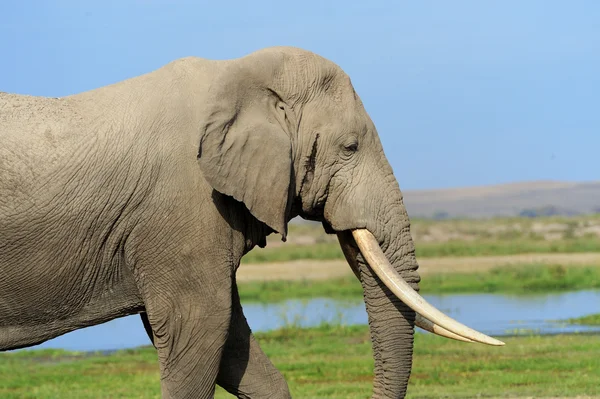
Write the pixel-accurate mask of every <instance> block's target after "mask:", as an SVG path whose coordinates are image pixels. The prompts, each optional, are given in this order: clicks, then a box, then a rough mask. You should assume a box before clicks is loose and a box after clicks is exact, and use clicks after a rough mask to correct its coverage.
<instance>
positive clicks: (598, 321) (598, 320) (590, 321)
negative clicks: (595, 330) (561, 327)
mask: <svg viewBox="0 0 600 399" xmlns="http://www.w3.org/2000/svg"><path fill="white" fill-rule="evenodd" d="M567 322H568V323H571V324H585V325H588V326H600V313H597V314H591V315H587V316H583V317H577V318H574V319H568V320H567Z"/></svg>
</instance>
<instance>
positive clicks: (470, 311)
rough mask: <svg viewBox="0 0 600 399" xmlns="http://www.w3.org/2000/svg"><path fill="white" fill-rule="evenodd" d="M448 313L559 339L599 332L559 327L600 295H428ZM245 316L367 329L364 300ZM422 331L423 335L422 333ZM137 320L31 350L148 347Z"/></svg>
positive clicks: (315, 302) (258, 322)
mask: <svg viewBox="0 0 600 399" xmlns="http://www.w3.org/2000/svg"><path fill="white" fill-rule="evenodd" d="M424 296H425V298H426V299H427V300H428V301H429V302H430V303H432V304H433V305H434V306H436V307H437V308H438V309H440V310H442V311H443V312H445V313H446V314H448V315H450V316H452V317H454V318H455V319H457V320H459V321H461V322H463V323H464V324H466V325H468V326H469V327H472V328H475V329H476V330H479V331H481V332H483V333H485V334H489V335H494V336H503V335H515V334H528V333H536V334H557V333H575V332H599V333H600V326H598V327H591V326H580V325H569V324H565V323H560V322H555V321H552V320H562V319H567V318H573V317H580V316H585V315H588V314H593V313H600V291H596V290H595V291H577V292H567V293H553V294H540V295H526V296H523V295H519V296H516V295H499V294H452V295H424ZM244 313H245V315H246V318H247V319H248V323H250V326H251V327H252V329H253V331H267V330H273V329H277V328H281V327H284V326H286V325H288V326H289V325H294V326H304V327H308V326H315V325H319V324H321V323H323V322H329V323H343V324H346V325H351V324H366V323H367V313H366V311H365V305H364V303H363V302H362V301H360V300H356V301H337V300H332V299H327V298H315V299H311V300H307V301H298V300H290V301H286V302H281V303H273V304H256V303H252V304H250V303H249V304H245V305H244ZM418 331H419V332H422V330H420V329H418ZM149 344H150V341H149V340H148V337H147V336H146V333H145V331H144V328H143V327H142V323H141V321H140V318H139V316H137V315H135V316H129V317H124V318H121V319H116V320H112V321H110V322H108V323H105V324H102V325H98V326H94V327H88V328H85V329H82V330H77V331H73V332H71V333H69V334H65V335H63V336H60V337H57V338H55V339H52V340H50V341H47V342H44V343H43V344H40V345H37V346H35V347H32V348H29V349H33V348H63V349H68V350H79V351H92V350H112V349H122V348H131V347H136V346H140V345H149Z"/></svg>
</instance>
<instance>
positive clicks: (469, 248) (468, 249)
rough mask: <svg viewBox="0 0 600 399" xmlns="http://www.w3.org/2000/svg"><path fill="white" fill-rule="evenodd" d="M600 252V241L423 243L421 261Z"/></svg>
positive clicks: (588, 238) (418, 255) (420, 253)
mask: <svg viewBox="0 0 600 399" xmlns="http://www.w3.org/2000/svg"><path fill="white" fill-rule="evenodd" d="M578 252H600V239H598V238H597V237H594V238H591V237H580V238H572V239H565V240H556V241H547V240H542V239H537V238H536V239H533V238H524V239H517V240H497V239H495V240H478V241H458V240H457V241H448V242H444V243H439V242H438V243H419V244H418V245H416V254H417V257H423V258H432V257H444V256H488V255H516V254H527V253H578Z"/></svg>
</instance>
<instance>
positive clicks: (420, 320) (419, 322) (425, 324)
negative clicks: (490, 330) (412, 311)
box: [415, 313, 475, 342]
mask: <svg viewBox="0 0 600 399" xmlns="http://www.w3.org/2000/svg"><path fill="white" fill-rule="evenodd" d="M416 315H417V316H416V317H415V325H416V326H417V327H421V328H422V329H423V330H425V331H429V332H430V333H433V334H436V335H439V336H441V337H445V338H450V339H455V340H457V341H463V342H475V341H473V340H472V339H469V338H465V337H461V336H460V335H457V334H454V333H453V332H451V331H448V330H446V329H445V328H443V327H440V326H438V325H437V324H434V323H432V322H431V321H430V320H427V319H426V318H424V317H423V316H421V315H420V314H418V313H417V314H416Z"/></svg>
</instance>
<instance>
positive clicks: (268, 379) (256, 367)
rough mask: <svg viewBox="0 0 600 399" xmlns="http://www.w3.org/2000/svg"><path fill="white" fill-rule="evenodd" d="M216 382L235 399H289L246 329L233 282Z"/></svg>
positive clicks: (280, 379) (278, 375)
mask: <svg viewBox="0 0 600 399" xmlns="http://www.w3.org/2000/svg"><path fill="white" fill-rule="evenodd" d="M217 383H218V384H219V385H220V386H222V387H223V388H225V389H226V390H227V391H228V392H229V393H231V394H233V395H235V396H237V397H238V398H244V399H250V398H272V399H275V398H291V395H290V391H289V388H288V385H287V383H286V381H285V379H284V378H283V375H281V373H280V372H279V370H277V369H276V368H275V366H274V365H273V363H271V361H270V360H269V358H268V357H267V355H266V354H265V353H264V352H263V351H262V349H261V348H260V346H259V345H258V342H257V341H256V339H255V338H254V335H253V334H252V331H251V330H250V327H249V326H248V322H247V321H246V317H244V313H243V311H242V305H241V304H240V298H239V294H238V290H237V286H236V285H235V283H234V284H233V287H232V315H231V324H230V326H229V337H228V339H227V343H226V344H225V350H224V352H223V358H222V360H221V367H220V369H219V375H218V377H217Z"/></svg>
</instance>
